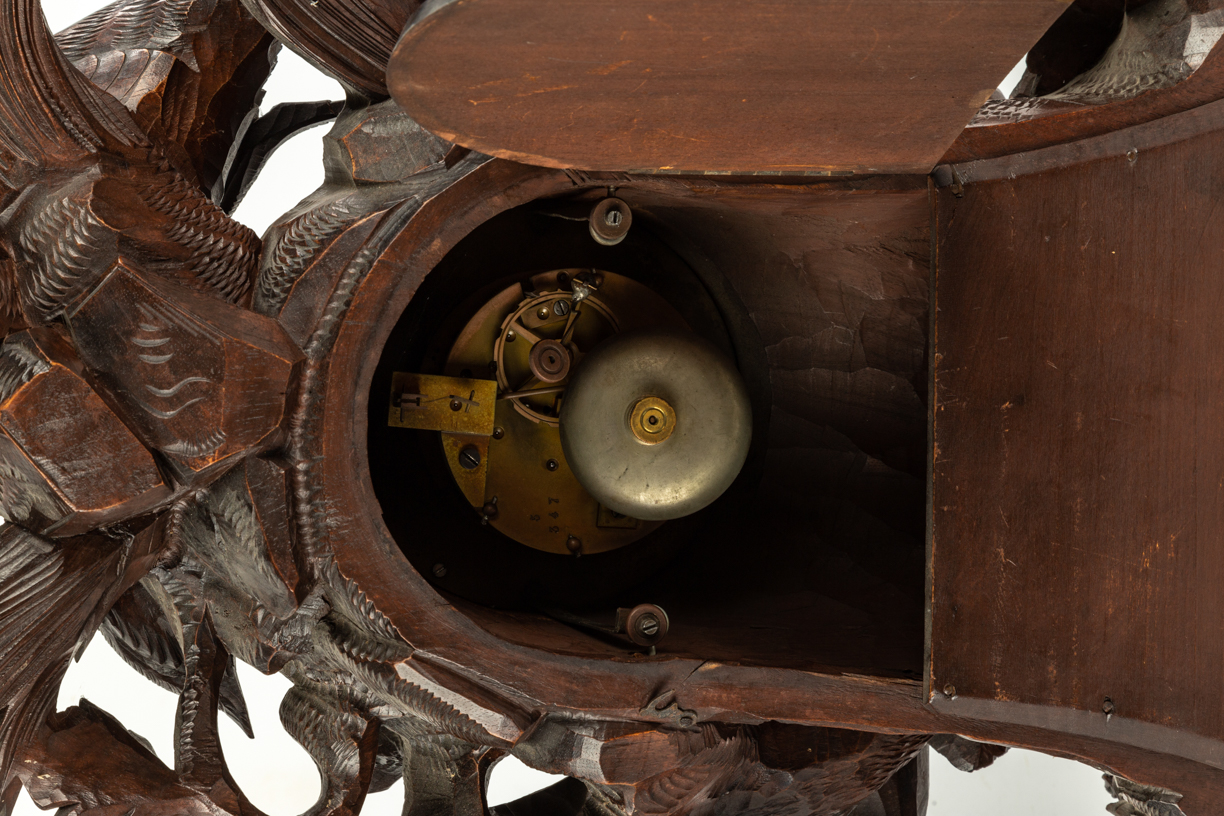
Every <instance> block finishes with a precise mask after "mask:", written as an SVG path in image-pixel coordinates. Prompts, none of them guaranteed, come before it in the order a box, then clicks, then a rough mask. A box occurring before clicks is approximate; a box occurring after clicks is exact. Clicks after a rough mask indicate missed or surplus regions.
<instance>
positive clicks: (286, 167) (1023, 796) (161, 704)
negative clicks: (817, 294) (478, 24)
mask: <svg viewBox="0 0 1224 816" xmlns="http://www.w3.org/2000/svg"><path fill="white" fill-rule="evenodd" d="M102 5H104V3H103V2H98V0H44V10H45V12H46V14H47V18H48V20H49V22H50V24H51V28H52V30H54V31H58V30H60V29H62V28H64V27H66V26H68V25H71V24H72V23H73V22H75V21H76V20H78V19H80V18H81V17H82V16H84V15H86V14H89V13H90V12H92V11H93V10H94V9H96V8H100V7H101V6H102ZM1020 68H1021V66H1017V70H1016V71H1013V72H1012V74H1011V75H1010V76H1009V77H1008V78H1007V79H1006V80H1004V83H1003V86H1002V87H1003V89H1004V92H1009V91H1010V89H1011V88H1012V87H1013V86H1014V85H1015V83H1016V82H1017V81H1019V78H1020V73H1021V71H1020V70H1019V69H1020ZM342 95H343V94H342V91H341V89H340V86H339V84H337V83H336V82H335V81H334V80H331V79H329V78H327V77H325V76H323V75H322V74H320V73H319V72H318V71H316V70H315V69H313V68H311V67H310V66H309V65H307V64H306V63H305V62H303V61H302V60H301V59H300V58H298V57H297V56H296V55H294V54H293V53H292V52H290V51H288V50H287V49H286V50H282V51H281V57H280V62H279V64H278V66H277V69H276V71H275V72H274V73H273V75H272V78H271V80H270V81H269V84H268V95H267V97H266V98H265V100H264V105H263V107H264V109H265V110H267V109H269V108H271V107H272V106H273V105H276V104H277V103H279V102H288V101H296V100H314V99H339V98H341V97H342ZM323 133H324V129H323V128H316V129H314V130H312V131H309V132H307V133H305V134H302V135H300V136H298V137H296V138H295V139H293V140H292V141H291V142H289V143H288V144H286V145H285V146H284V147H282V148H281V149H280V150H279V151H277V153H276V154H275V155H274V156H273V157H272V159H271V161H270V162H269V164H268V166H267V168H266V170H265V171H264V174H263V175H262V176H261V178H260V180H259V182H258V183H257V185H256V186H255V188H254V189H253V190H252V191H251V193H250V194H249V195H248V196H247V198H246V200H244V201H243V203H242V205H241V207H239V209H238V212H237V213H236V217H237V218H238V219H239V220H240V221H242V222H243V223H245V224H247V225H248V226H250V227H251V228H252V229H254V230H255V231H256V232H258V233H261V234H262V233H263V231H264V230H265V229H266V228H267V226H268V225H269V224H271V223H272V221H273V220H274V219H275V218H276V217H277V216H279V215H280V214H281V213H283V212H285V211H287V210H288V209H290V208H291V207H292V206H293V205H294V204H296V203H297V202H298V201H299V200H301V199H302V198H304V197H305V196H306V195H307V194H308V193H310V192H311V191H313V190H314V189H315V188H316V187H318V186H319V184H321V183H322V180H323V172H322V164H321V161H322V142H321V139H322V135H323ZM238 669H239V677H240V679H241V683H242V687H243V690H244V692H245V694H246V699H247V703H248V705H249V708H250V711H251V720H252V723H253V725H254V729H255V739H253V740H251V739H247V737H246V736H245V735H244V734H243V733H242V732H241V731H239V730H238V727H237V726H235V725H234V724H233V723H232V722H231V721H230V720H229V718H228V717H223V718H222V721H221V742H222V746H223V749H224V752H225V756H226V759H227V761H228V764H229V767H230V770H231V772H232V773H233V775H234V777H235V779H236V780H237V782H238V784H239V785H240V786H241V788H242V790H243V792H244V793H245V794H246V795H247V797H248V798H249V799H250V800H251V802H252V803H253V804H255V805H256V806H257V807H259V808H260V809H262V810H263V811H265V812H266V813H268V814H270V816H296V814H299V813H302V812H304V811H305V810H307V809H308V808H309V807H310V806H311V805H313V804H314V802H315V799H316V797H317V796H318V794H319V777H318V773H317V771H316V770H315V767H314V764H313V762H312V761H311V760H310V758H309V756H307V754H306V752H305V751H304V750H302V748H301V747H299V746H298V745H297V743H295V742H294V741H293V740H292V739H291V738H290V737H289V736H288V735H287V734H286V733H285V731H284V729H283V728H282V727H281V725H280V720H279V717H278V710H279V707H280V700H281V698H282V697H283V696H284V694H285V692H286V691H287V690H288V688H289V682H288V681H287V680H286V679H285V678H283V677H281V676H279V675H276V676H273V677H265V676H263V675H261V674H260V673H259V672H257V671H256V670H255V669H253V668H251V667H249V666H246V665H244V664H239V666H238ZM81 697H87V698H88V699H89V700H91V701H92V702H94V703H95V704H97V705H100V706H101V707H102V708H104V709H106V710H107V711H109V712H111V713H112V714H114V715H115V716H116V717H118V718H119V719H120V720H121V721H122V722H123V723H124V725H126V726H127V727H128V728H129V729H131V730H133V731H135V732H136V733H138V734H140V735H141V736H143V737H145V738H147V739H148V740H149V741H150V742H151V743H152V744H153V747H154V749H155V750H156V752H157V754H158V756H159V757H161V759H162V760H163V761H164V762H165V763H166V764H167V765H172V764H173V761H174V755H173V748H172V731H173V726H174V707H175V696H174V695H172V694H170V693H169V692H167V691H165V690H163V689H160V688H158V687H157V686H155V685H153V684H152V683H150V682H149V681H147V680H145V679H144V678H143V677H141V676H140V675H139V674H137V673H136V672H135V671H134V670H132V669H130V668H129V667H128V666H127V665H126V664H125V663H123V661H122V660H121V659H120V658H119V657H118V656H117V655H116V654H115V653H114V652H113V651H112V650H111V649H110V647H109V646H108V645H107V644H106V642H105V641H104V640H103V639H102V638H101V637H97V638H95V640H94V642H93V643H92V644H90V646H89V648H88V649H87V650H86V652H85V654H84V656H83V657H82V659H81V661H80V662H79V663H77V664H74V665H73V666H72V668H71V669H70V671H69V673H68V677H67V679H66V680H65V682H64V685H63V688H62V689H61V690H60V696H59V706H60V708H64V707H67V706H69V705H73V704H75V703H76V702H77V701H78V700H79V699H80V698H81ZM558 778H559V777H549V776H547V775H545V774H541V773H539V772H538V771H533V770H531V769H529V768H526V767H525V766H523V765H522V764H521V763H519V762H517V760H505V761H503V762H502V763H501V764H500V765H499V766H498V767H497V768H496V769H495V770H494V773H493V776H492V781H491V784H490V790H489V801H490V804H499V803H502V802H507V801H511V800H513V799H516V798H518V797H519V796H522V795H524V794H526V793H529V792H531V791H533V790H536V789H537V788H539V787H543V786H544V785H547V784H550V783H551V782H552V781H554V780H555V779H558ZM1111 801H1113V800H1112V799H1111V798H1110V797H1109V796H1108V795H1107V794H1106V793H1105V789H1104V784H1103V782H1102V780H1101V774H1100V772H1099V771H1096V770H1094V769H1092V768H1089V767H1087V766H1084V765H1080V764H1077V763H1075V762H1070V761H1067V760H1061V759H1053V758H1051V757H1046V756H1044V755H1042V754H1036V753H1032V752H1029V751H1016V750H1013V751H1011V752H1010V753H1008V754H1007V755H1006V756H1004V757H1003V758H1002V759H1001V760H999V761H998V762H996V763H995V764H994V765H993V766H992V767H990V768H987V769H986V770H983V771H979V772H977V773H974V774H964V773H960V772H958V771H956V770H955V769H954V768H953V767H952V766H951V765H950V764H948V762H947V761H946V760H944V759H943V758H942V757H940V756H939V755H937V754H933V755H932V757H931V794H930V807H929V809H928V814H929V816H1104V814H1105V805H1106V804H1108V803H1109V802H1111ZM402 806H403V782H398V783H396V785H395V786H394V787H392V788H391V789H390V790H388V791H386V792H384V793H380V794H374V795H372V796H370V797H369V798H368V799H367V800H366V806H365V809H364V810H363V813H364V814H369V816H399V814H400V812H401V809H402ZM40 812H41V811H39V810H38V809H37V808H36V807H34V804H33V803H32V802H31V801H30V799H29V797H28V796H26V795H25V793H24V792H23V793H22V796H21V800H20V802H19V803H18V807H17V809H16V811H15V813H16V814H18V815H19V816H30V815H31V814H35V813H40Z"/></svg>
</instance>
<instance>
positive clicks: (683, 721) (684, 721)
mask: <svg viewBox="0 0 1224 816" xmlns="http://www.w3.org/2000/svg"><path fill="white" fill-rule="evenodd" d="M680 727H681V728H692V727H693V718H692V717H681V718H680Z"/></svg>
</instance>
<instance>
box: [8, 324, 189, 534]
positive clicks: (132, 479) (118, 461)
mask: <svg viewBox="0 0 1224 816" xmlns="http://www.w3.org/2000/svg"><path fill="white" fill-rule="evenodd" d="M0 372H3V373H2V374H0V378H2V380H3V382H4V386H5V387H4V388H3V390H2V391H0V430H2V431H3V435H4V436H3V438H4V441H3V444H0V447H2V448H3V450H4V453H3V454H0V459H2V460H3V463H4V464H3V468H4V475H5V478H4V480H3V494H2V495H3V501H2V502H0V504H2V506H3V508H4V515H5V517H6V518H7V519H9V520H10V521H15V522H17V523H19V524H22V525H23V526H24V527H26V528H27V529H29V530H32V531H34V532H39V533H43V534H47V535H53V536H55V537H57V538H58V537H63V536H75V535H83V534H84V533H88V532H90V531H91V530H94V529H97V528H98V527H103V526H107V525H110V524H115V523H118V522H121V521H127V520H128V519H132V518H135V517H137V516H141V515H144V514H145V513H148V512H149V511H151V510H154V509H157V508H158V506H159V505H164V504H166V503H167V502H168V500H169V499H170V488H169V486H168V485H167V484H166V482H165V480H164V479H163V478H162V474H161V472H160V470H159V469H158V466H157V463H156V462H155V461H154V459H153V455H152V454H151V453H150V452H149V451H148V450H147V449H146V448H145V447H144V446H143V445H141V444H140V442H138V441H137V439H136V437H135V436H134V435H133V434H132V432H131V431H130V430H128V428H127V426H126V425H125V424H124V423H123V421H122V420H121V419H120V418H119V417H118V416H116V415H115V414H114V413H113V412H112V411H111V409H110V408H109V407H108V406H107V404H106V403H105V402H104V401H103V400H102V398H101V397H100V396H98V394H97V393H96V392H95V391H94V390H93V389H92V388H91V387H90V385H89V383H88V382H87V381H86V379H85V375H84V366H83V365H82V363H81V361H80V360H79V359H78V358H77V356H76V353H75V352H74V351H73V349H72V346H71V344H70V343H69V341H68V339H67V338H66V337H65V336H63V335H62V334H60V333H59V332H57V331H55V330H53V329H49V328H42V329H31V330H29V331H25V332H21V333H19V334H15V335H10V336H9V337H8V338H6V339H5V341H4V345H3V346H2V347H0ZM65 451H69V452H70V453H69V454H68V455H67V456H65Z"/></svg>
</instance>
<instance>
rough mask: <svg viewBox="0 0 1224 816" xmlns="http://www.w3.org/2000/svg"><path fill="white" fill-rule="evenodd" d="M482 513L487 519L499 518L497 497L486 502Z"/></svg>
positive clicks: (481, 509)
mask: <svg viewBox="0 0 1224 816" xmlns="http://www.w3.org/2000/svg"><path fill="white" fill-rule="evenodd" d="M480 511H481V512H482V513H484V514H485V517H486V518H491V519H495V518H497V497H496V496H494V497H493V498H491V499H489V500H488V501H487V502H485V503H484V507H482V508H480Z"/></svg>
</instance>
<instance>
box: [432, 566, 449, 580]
mask: <svg viewBox="0 0 1224 816" xmlns="http://www.w3.org/2000/svg"><path fill="white" fill-rule="evenodd" d="M433 574H434V577H435V578H445V577H446V565H445V564H434V565H433Z"/></svg>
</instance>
